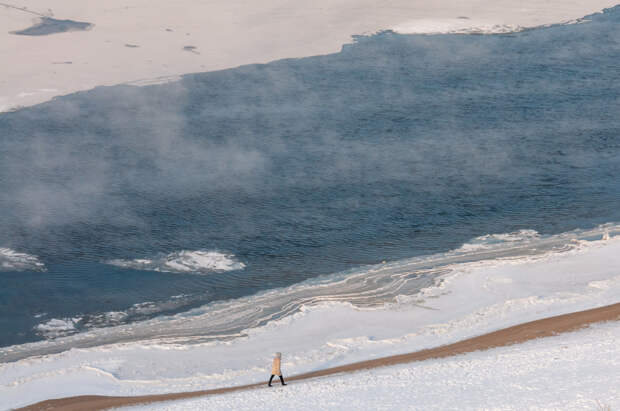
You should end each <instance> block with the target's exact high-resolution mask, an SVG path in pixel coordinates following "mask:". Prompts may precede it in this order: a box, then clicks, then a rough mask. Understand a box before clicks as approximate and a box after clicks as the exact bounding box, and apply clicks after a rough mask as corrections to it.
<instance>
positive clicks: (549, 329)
mask: <svg viewBox="0 0 620 411" xmlns="http://www.w3.org/2000/svg"><path fill="white" fill-rule="evenodd" d="M617 320H620V303H616V304H612V305H608V306H605V307H599V308H594V309H590V310H585V311H579V312H575V313H570V314H563V315H559V316H555V317H549V318H544V319H542V320H536V321H532V322H527V323H523V324H519V325H516V326H513V327H509V328H504V329H502V330H499V331H494V332H491V333H488V334H484V335H480V336H478V337H473V338H468V339H466V340H462V341H459V342H456V343H453V344H448V345H443V346H440V347H436V348H431V349H427V350H421V351H416V352H412V353H407V354H400V355H393V356H389V357H384V358H377V359H372V360H367V361H361V362H357V363H353V364H348V365H342V366H338V367H333V368H327V369H324V370H319V371H314V372H309V373H305V374H300V375H295V376H292V377H290V378H288V381H289V382H293V381H300V380H307V379H310V378H316V377H325V376H329V375H334V374H340V373H351V372H355V371H359V370H366V369H371V368H377V367H385V366H391V365H396V364H405V363H410V362H415V361H424V360H429V359H434V358H445V357H450V356H454V355H459V354H465V353H470V352H473V351H481V350H487V349H490V348H495V347H502V346H507V345H512V344H518V343H522V342H525V341H528V340H533V339H535V338H542V337H549V336H553V335H557V334H561V333H565V332H570V331H575V330H578V329H581V328H584V327H587V326H588V325H590V324H594V323H598V322H603V321H617ZM265 385H266V384H265V382H260V383H255V384H248V385H241V386H235V387H226V388H218V389H212V390H204V391H194V392H182V393H172V394H160V395H145V396H137V397H105V396H95V395H92V396H88V395H87V396H78V397H70V398H60V399H54V400H47V401H43V402H40V403H37V404H34V405H30V406H28V407H24V408H20V410H29V411H30V410H63V411H64V410H66V411H78V410H85V409H88V410H103V409H108V408H114V407H121V406H129V405H137V404H148V403H153V402H162V401H173V400H182V399H189V398H195V397H201V396H206V395H216V394H223V393H228V392H233V391H243V390H250V389H258V388H264V387H265Z"/></svg>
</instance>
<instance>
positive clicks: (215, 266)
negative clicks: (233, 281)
mask: <svg viewBox="0 0 620 411" xmlns="http://www.w3.org/2000/svg"><path fill="white" fill-rule="evenodd" d="M107 263H108V264H110V265H115V266H118V267H123V268H133V269H136V270H146V271H162V272H168V273H199V274H204V273H208V272H214V271H232V270H241V269H243V268H244V267H245V264H243V263H242V262H239V261H237V260H235V256H234V255H231V254H223V253H220V252H217V251H203V250H198V251H187V250H182V251H178V252H174V253H170V254H166V255H161V256H158V257H155V258H152V259H149V258H136V259H131V260H121V259H116V260H109V261H107Z"/></svg>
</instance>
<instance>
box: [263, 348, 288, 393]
mask: <svg viewBox="0 0 620 411" xmlns="http://www.w3.org/2000/svg"><path fill="white" fill-rule="evenodd" d="M281 362H282V353H279V352H277V353H276V355H275V356H274V357H273V363H272V364H271V377H269V384H267V385H268V386H270V387H271V381H273V377H275V376H276V375H277V376H278V377H280V382H281V383H282V385H286V383H285V382H284V378H282V370H280V364H281Z"/></svg>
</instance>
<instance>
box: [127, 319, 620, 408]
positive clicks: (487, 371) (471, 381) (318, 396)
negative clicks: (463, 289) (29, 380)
mask: <svg viewBox="0 0 620 411" xmlns="http://www.w3.org/2000/svg"><path fill="white" fill-rule="evenodd" d="M619 339H620V323H618V322H613V323H606V324H597V325H594V326H591V327H590V328H588V329H585V330H581V331H578V332H573V333H570V334H564V335H560V336H556V337H549V338H545V339H538V340H533V341H529V342H526V343H522V344H517V345H512V346H508V347H501V348H495V349H492V350H489V351H482V352H480V351H478V352H473V353H469V354H465V355H459V356H455V357H449V358H444V359H438V360H427V361H424V362H421V363H412V364H405V365H397V366H391V367H385V368H379V369H373V370H369V371H360V372H356V373H352V374H342V375H337V376H329V377H323V378H317V379H314V380H309V381H302V382H295V383H291V384H289V385H288V386H287V387H280V386H279V385H276V386H275V388H272V389H258V390H250V391H244V392H237V393H231V394H221V395H214V396H209V397H204V398H199V399H194V400H185V401H178V402H168V403H151V404H148V405H145V406H137V407H128V408H123V410H127V411H129V410H133V411H137V410H160V411H177V410H214V409H236V410H256V409H279V410H317V409H320V410H361V409H367V410H370V409H373V410H382V409H386V410H387V409H396V410H457V409H458V410H480V409H500V410H524V409H530V410H543V409H547V410H549V409H555V410H559V409H561V410H596V409H601V410H604V409H614V410H615V409H617V408H618V407H620V373H618V369H619V368H620V346H619V345H618V344H617V342H618V340H619ZM605 407H610V408H605Z"/></svg>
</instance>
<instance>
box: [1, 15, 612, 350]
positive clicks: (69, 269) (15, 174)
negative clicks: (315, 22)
mask: <svg viewBox="0 0 620 411" xmlns="http://www.w3.org/2000/svg"><path fill="white" fill-rule="evenodd" d="M589 20H590V21H588V22H585V23H583V24H576V25H568V26H554V27H549V28H542V29H535V30H529V31H525V32H522V33H516V34H511V35H488V36H477V35H434V36H421V35H411V36H405V35H396V34H393V33H383V34H379V35H375V36H371V37H363V38H359V39H358V40H357V42H356V43H355V44H352V45H347V46H345V47H344V48H343V50H342V51H341V52H340V53H337V54H333V55H328V56H320V57H309V58H303V59H291V60H282V61H277V62H274V63H270V64H266V65H250V66H244V67H240V68H236V69H231V70H225V71H219V72H212V73H204V74H194V75H187V76H184V77H183V78H182V80H181V81H179V82H175V83H170V84H165V85H155V86H147V87H132V86H115V87H101V88H97V89H95V90H92V91H89V92H83V93H77V94H73V95H69V96H66V97H62V98H57V99H55V100H53V101H51V102H49V103H45V104H41V105H38V106H35V107H32V108H27V109H22V110H19V111H17V112H13V113H4V114H0V156H1V159H2V161H1V162H0V193H1V194H0V345H3V346H6V345H11V344H19V343H24V342H28V341H35V340H38V339H43V338H53V337H57V336H62V335H66V334H70V333H73V332H76V331H78V330H83V329H86V328H92V327H104V326H111V325H117V324H123V323H131V322H134V321H137V320H143V319H148V318H151V317H153V316H156V315H161V314H171V313H177V312H182V311H187V310H189V309H191V308H195V307H198V306H202V305H204V304H206V303H209V302H213V301H219V300H226V299H233V298H241V297H244V296H249V295H252V294H255V293H257V292H259V291H264V290H269V289H273V288H276V287H286V286H289V285H292V284H295V283H298V282H301V281H304V280H307V279H311V278H315V277H317V276H319V275H323V274H330V273H336V272H340V271H343V270H350V269H354V268H356V267H360V266H364V265H368V264H377V263H380V262H381V261H383V260H387V261H394V260H400V259H404V258H409V257H415V256H424V255H430V254H434V253H441V252H445V251H448V250H451V249H456V248H458V247H459V246H460V245H461V244H463V243H464V242H467V241H468V240H470V239H472V238H474V237H478V236H481V235H484V234H488V233H509V232H515V231H518V230H523V229H530V230H536V231H538V232H540V233H542V234H553V233H560V232H565V231H569V230H573V229H576V228H588V227H593V226H596V225H598V224H601V223H605V222H610V221H620V179H619V178H618V176H619V175H620V116H619V115H618V114H619V113H620V99H619V98H618V96H619V92H620V29H619V28H618V27H619V26H618V23H620V9H618V8H615V9H611V10H608V11H607V12H606V13H605V14H601V15H595V16H592V17H591V18H589ZM521 233H525V235H527V233H528V232H521ZM416 284H417V283H416ZM424 284H426V282H425V281H420V283H419V285H420V286H422V285H424ZM380 287H381V285H380V284H378V285H376V288H377V289H379V288H380ZM362 288H364V287H362ZM414 288H415V287H414ZM364 290H366V289H365V288H364ZM409 292H413V288H412V289H411V290H409ZM282 300H283V301H282V304H283V305H285V304H286V298H282ZM240 301H241V300H240ZM284 311H286V310H284ZM54 319H55V320H54Z"/></svg>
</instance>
